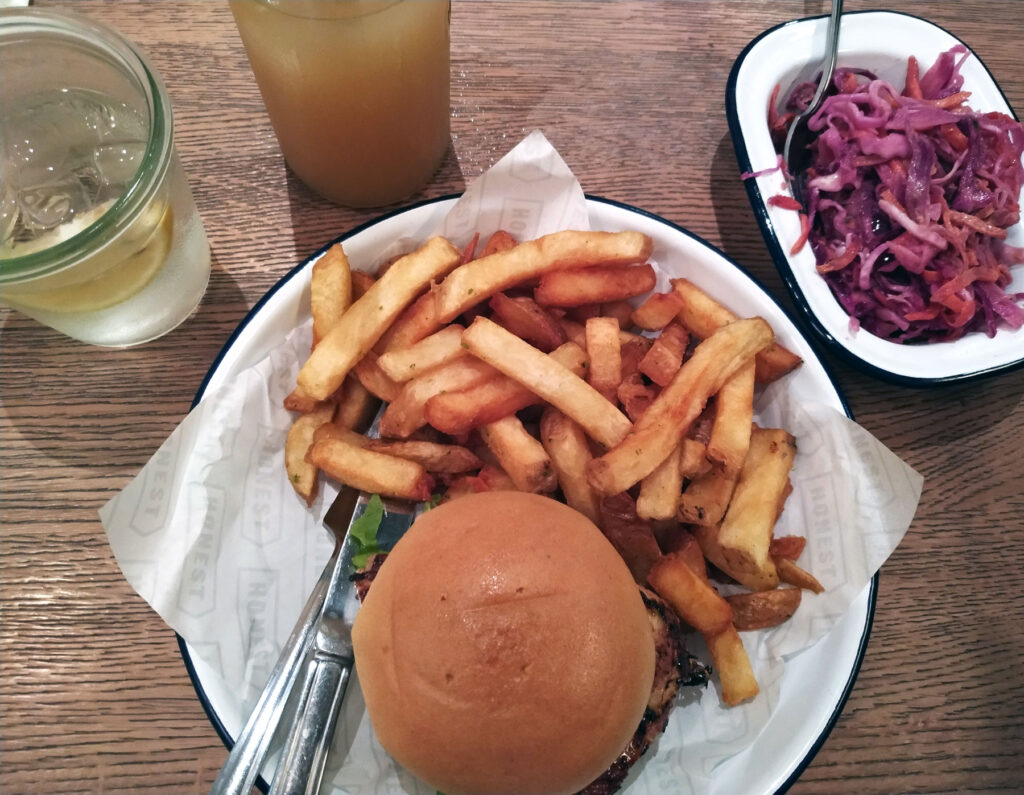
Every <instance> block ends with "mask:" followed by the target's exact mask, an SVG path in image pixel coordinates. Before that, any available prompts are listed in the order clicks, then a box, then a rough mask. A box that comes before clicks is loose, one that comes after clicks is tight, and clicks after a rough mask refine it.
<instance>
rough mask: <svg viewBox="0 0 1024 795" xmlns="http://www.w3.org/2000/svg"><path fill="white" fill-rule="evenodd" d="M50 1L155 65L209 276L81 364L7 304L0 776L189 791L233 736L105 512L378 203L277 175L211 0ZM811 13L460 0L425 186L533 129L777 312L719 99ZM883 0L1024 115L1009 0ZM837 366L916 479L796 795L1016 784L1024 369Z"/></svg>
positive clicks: (1021, 711)
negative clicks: (438, 145)
mask: <svg viewBox="0 0 1024 795" xmlns="http://www.w3.org/2000/svg"><path fill="white" fill-rule="evenodd" d="M39 5H41V6H64V7H70V6H74V7H75V9H76V10H78V11H81V12H84V13H86V14H89V15H91V16H93V17H95V18H96V19H98V20H101V21H104V22H106V23H108V24H111V25H113V26H114V27H116V28H117V29H119V30H120V31H121V32H122V33H124V34H125V35H126V36H128V37H129V38H131V39H133V40H135V41H136V42H138V43H139V44H141V45H142V46H143V47H144V48H145V49H146V50H147V51H148V52H149V54H150V56H151V57H152V60H153V61H154V63H155V64H156V66H157V67H158V69H159V70H160V71H161V72H162V74H163V77H164V79H165V81H166V83H167V85H168V87H169V90H170V93H171V96H172V98H173V101H174V106H175V110H176V114H177V118H176V127H177V142H178V150H179V152H180V155H181V158H182V160H183V162H184V165H185V169H186V170H187V172H188V174H189V176H190V179H191V184H192V189H193V192H194V194H195V198H196V201H197V202H198V205H199V209H200V212H201V214H202V217H203V220H204V222H205V225H206V230H207V233H208V235H209V238H210V242H211V244H212V248H213V268H214V269H213V275H212V278H211V281H210V286H209V291H208V292H207V294H206V298H205V299H204V301H203V303H202V305H201V306H200V308H199V310H198V313H197V314H196V316H195V317H194V318H192V319H191V320H190V321H189V322H188V323H187V324H185V325H184V326H183V327H181V328H179V329H178V330H177V331H175V332H173V333H172V334H170V335H168V336H166V337H165V338H163V339H161V340H158V341H156V342H153V343H150V344H148V345H144V346H142V347H139V348H136V349H131V350H123V351H112V350H101V349H95V348H90V347H87V346H84V345H81V344H78V343H75V342H72V341H70V340H67V339H65V338H63V337H61V336H59V335H58V334H56V333H54V332H52V331H50V330H48V329H46V328H43V327H41V326H39V325H37V324H36V323H35V322H33V321H30V320H27V319H25V318H23V317H21V316H19V315H17V314H15V313H13V312H10V311H8V310H4V311H3V313H2V315H0V329H2V330H0V361H2V365H0V383H2V392H0V396H2V410H0V423H2V425H0V427H2V433H3V437H2V449H0V454H2V467H3V468H2V476H3V494H2V511H3V513H2V521H3V547H2V556H3V557H2V574H0V576H2V585H3V588H2V593H0V597H2V610H3V624H2V630H0V665H2V669H0V676H2V680H0V710H2V713H0V714H2V721H3V727H2V741H0V742H2V752H3V760H2V771H0V789H2V790H3V792H5V793H11V795H15V793H40V794H43V793H46V794H52V793H144V792H145V793H149V792H153V793H157V792H159V793H172V792H173V793H203V792H206V791H207V790H208V789H209V786H210V784H211V782H212V781H213V778H214V776H215V775H216V773H217V771H218V769H219V768H220V766H221V764H222V763H223V762H224V759H225V755H226V752H225V749H224V746H223V745H222V744H221V742H220V740H219V739H218V737H217V735H216V733H215V732H214V730H213V728H212V727H211V725H210V723H209V722H208V721H207V718H206V716H205V714H204V713H203V710H202V708H201V706H200V704H199V701H198V700H197V698H196V695H195V693H194V691H193V689H192V685H191V683H190V682H189V679H188V676H187V675H186V672H185V667H184V666H183V664H182V660H181V658H180V656H179V653H178V646H177V643H176V641H175V637H174V635H173V633H172V632H170V631H169V630H168V629H167V627H166V626H165V625H164V624H163V623H162V621H161V620H160V619H159V618H158V617H157V616H156V615H155V614H154V613H153V611H152V610H151V609H150V608H149V607H148V605H146V604H145V603H144V602H143V601H142V600H141V599H140V598H139V597H138V596H137V595H136V594H135V593H134V592H133V591H132V590H131V588H130V587H129V586H128V585H127V583H126V582H125V580H124V578H123V576H122V574H121V572H120V571H119V569H118V567H117V565H116V563H115V562H114V559H113V557H112V555H111V553H110V550H109V548H108V546H107V541H106V538H105V536H104V532H103V528H102V527H101V526H100V523H99V521H98V519H97V513H96V512H97V509H98V508H99V507H100V506H101V505H102V504H103V503H104V502H105V501H106V500H108V499H109V498H110V497H111V496H112V495H114V494H115V493H117V492H118V490H120V489H121V488H123V487H124V486H125V484H126V483H128V481H129V480H130V479H131V478H132V477H133V476H134V475H135V474H136V473H137V472H138V470H139V469H140V467H142V465H143V464H144V463H145V462H146V461H147V459H148V458H149V457H150V455H152V453H153V452H154V451H155V450H156V448H157V447H158V445H159V444H160V443H161V441H162V440H163V439H164V438H165V437H166V436H167V435H168V434H169V433H170V432H171V431H172V430H173V428H174V427H175V426H176V425H177V423H178V422H179V421H180V420H181V419H182V417H183V416H184V415H185V414H186V412H187V411H188V409H189V404H190V401H191V400H192V397H193V395H194V393H195V391H196V389H197V387H198V386H199V384H200V381H201V380H202V378H203V375H204V374H205V372H206V371H207V368H208V367H209V366H210V364H211V362H212V361H213V359H214V357H215V356H216V354H217V352H218V350H219V349H220V347H221V345H223V343H224V342H225V340H226V339H227V337H228V336H229V334H230V333H231V331H232V330H233V329H234V328H235V326H236V324H237V323H238V322H239V321H240V320H241V319H242V318H243V316H244V315H245V313H246V312H247V311H248V310H249V308H250V307H251V306H252V305H253V304H254V303H255V302H256V301H257V300H258V299H259V298H260V296H261V295H263V293H264V292H265V291H266V290H267V289H268V288H269V287H271V285H273V284H274V283H275V282H276V281H277V280H278V279H279V278H280V277H281V276H282V275H283V274H284V273H285V272H287V271H288V270H289V269H290V268H291V267H292V266H293V265H294V264H295V263H296V262H298V261H300V260H301V259H303V258H304V257H305V256H306V255H307V254H309V253H310V252H312V251H313V250H314V249H316V248H317V247H319V246H320V245H321V244H322V243H323V242H325V241H327V240H329V239H330V238H332V237H334V236H336V235H338V234H339V233H342V232H344V231H345V230H347V229H350V228H351V227H353V226H355V225H357V224H360V223H362V222H364V221H366V220H368V219H370V218H372V217H373V216H374V215H376V214H377V212H376V211H374V212H363V211H352V210H347V209H342V208H340V207H336V206H332V205H331V204H329V203H327V202H325V201H323V200H321V199H319V198H318V197H316V196H315V195H312V194H311V193H310V192H309V191H308V190H306V189H305V188H304V187H303V186H302V185H301V184H299V183H298V182H297V181H296V180H295V178H293V177H292V176H291V175H290V174H289V173H288V171H287V169H286V168H285V165H284V162H283V161H282V159H281V155H280V153H279V151H278V148H277V146H276V143H275V139H274V136H273V133H272V131H271V128H270V126H269V124H268V121H267V117H266V114H265V112H264V108H263V104H262V102H261V99H260V95H259V93H258V91H257V89H256V85H255V83H254V82H253V79H252V75H251V72H250V70H249V65H248V63H247V61H246V58H245V55H244V53H243V50H242V47H241V43H240V41H239V39H238V35H237V33H236V30H235V27H234V24H233V22H232V19H231V15H230V13H229V11H228V8H227V5H226V4H225V3H210V2H204V1H203V0H191V1H190V2H174V3H170V2H163V3H156V2H128V1H125V2H118V3H110V2H102V0H76V2H71V1H70V0H62V1H60V2H58V1H57V0H45V2H39ZM890 5H891V4H890ZM847 6H848V8H849V9H850V10H856V9H862V8H871V7H880V8H884V7H885V6H886V4H884V3H872V2H867V0H848V3H847ZM827 7H828V4H827V3H825V2H820V1H819V0H758V1H755V0H747V2H742V3H741V2H727V1H726V0H716V1H715V2H653V1H650V2H637V1H635V0H634V1H633V2H615V3H603V2H572V3H570V2H542V1H541V0H532V1H530V2H513V1H512V0H507V1H506V2H473V1H472V0H455V2H454V4H453V12H452V59H453V65H452V75H453V84H452V142H453V146H452V151H451V153H450V155H449V157H448V159H447V160H446V161H445V163H444V166H443V167H442V169H441V171H440V173H439V174H438V175H437V177H436V178H435V180H434V181H433V183H432V184H431V185H430V186H429V187H428V188H427V189H426V190H425V191H424V192H423V194H422V195H421V196H417V197H414V198H423V197H431V196H439V195H443V194H448V193H452V192H455V191H459V190H461V189H462V188H463V187H464V185H465V184H466V182H468V181H470V180H472V179H473V177H475V176H476V175H478V174H480V173H481V172H482V171H484V170H485V169H487V168H488V167H489V166H490V165H491V164H493V163H494V162H495V161H496V160H497V159H498V158H499V157H500V156H501V155H503V154H504V153H505V152H506V151H507V149H508V148H509V147H510V146H511V145H513V144H514V143H516V142H517V141H518V140H519V139H520V138H522V137H523V136H524V135H525V134H526V133H528V132H529V131H530V130H532V129H534V128H542V129H543V130H544V132H545V133H546V134H547V136H548V137H549V139H550V140H551V141H552V142H553V144H554V145H555V146H556V147H557V148H558V150H559V151H560V152H561V154H562V155H563V157H564V158H565V160H566V161H567V162H568V163H569V164H570V166H571V167H572V168H573V169H574V171H575V172H576V174H577V175H578V177H579V179H580V182H581V183H582V185H583V187H584V190H586V191H587V192H589V193H593V194H598V195H603V196H607V197H611V198H614V199H617V200H620V201H622V202H627V203H630V204H633V205H636V206H639V207H643V208H645V209H647V210H649V211H651V212H654V213H657V214H659V215H661V216H663V217H665V218H667V219H669V220H670V221H673V222H675V223H677V224H681V225H683V226H685V227H687V228H689V229H690V230H692V231H693V232H695V233H697V234H699V235H701V236H703V237H705V238H706V239H708V240H709V241H711V242H712V243H714V244H715V245H717V246H719V247H721V248H722V249H723V250H724V251H725V252H726V253H727V254H729V255H730V256H731V257H733V258H735V259H736V260H737V261H739V262H741V263H743V264H744V265H745V266H747V267H748V268H749V269H750V270H751V271H752V272H753V273H754V274H756V276H757V277H758V278H759V279H761V280H762V281H763V282H764V283H765V284H766V285H767V286H768V288H769V289H770V290H771V291H772V292H773V293H774V294H775V295H776V296H778V297H780V298H781V299H782V300H783V301H786V300H787V299H786V296H785V294H784V290H783V288H782V285H781V282H780V280H779V278H778V277H777V275H776V272H775V269H774V266H773V265H772V262H771V260H770V258H769V256H768V253H767V251H766V249H765V246H764V244H763V242H762V240H761V236H760V233H759V231H758V228H757V225H756V223H755V221H754V217H753V215H752V213H751V211H750V209H749V205H748V203H747V198H746V196H745V194H744V190H743V187H742V184H741V182H740V180H739V179H738V174H737V168H736V161H735V157H734V154H733V148H732V144H731V142H730V139H729V135H728V131H727V126H726V119H725V114H724V105H723V102H724V93H725V83H726V78H727V76H728V73H729V69H730V67H731V65H732V62H733V60H734V58H735V57H736V56H737V55H738V53H739V52H740V50H741V49H742V48H743V46H744V45H745V44H746V43H747V42H748V41H749V40H750V39H751V38H753V37H754V36H756V35H757V34H758V33H760V32H761V31H763V30H765V29H766V28H768V27H770V26H772V25H775V24H776V23H779V22H782V21H784V20H787V19H791V18H795V17H801V16H808V15H813V14H818V13H823V12H825V11H827ZM900 8H901V9H902V10H905V11H908V12H910V13H915V14H918V15H920V16H924V17H927V18H929V19H931V20H933V21H934V22H936V23H938V24H940V25H942V26H943V27H945V28H947V29H948V30H950V31H951V32H953V33H954V34H956V35H957V36H959V37H961V38H962V39H964V40H965V41H966V42H967V43H968V44H969V45H970V46H971V47H972V48H974V50H975V52H977V53H978V54H979V55H980V56H981V57H982V59H983V60H984V61H985V63H986V64H987V65H988V67H989V68H990V69H991V71H992V72H993V73H994V74H995V75H996V76H997V79H998V80H999V81H1000V82H1001V84H1002V87H1003V90H1004V91H1005V93H1006V96H1007V98H1008V100H1009V102H1010V104H1011V105H1012V106H1014V107H1015V108H1016V109H1017V112H1018V113H1021V112H1024V70H1022V69H1021V48H1020V42H1021V38H1022V37H1024V4H1021V3H1020V2H1019V0H962V1H961V2H954V1H953V0H944V1H943V2H938V1H936V2H923V1H921V2H910V1H908V2H904V3H901V4H900ZM786 305H787V306H789V304H788V303H787V304H786ZM826 358H827V359H828V364H829V365H830V366H831V367H833V368H834V370H835V372H836V374H837V378H838V382H839V384H840V386H841V388H842V390H843V392H844V393H845V395H846V397H847V398H848V400H849V403H850V406H851V408H852V410H853V412H854V414H855V416H856V418H857V420H858V421H859V422H860V423H861V424H862V425H863V426H864V427H866V428H867V429H868V430H870V431H871V432H872V433H873V434H875V435H876V436H877V437H878V438H879V439H880V440H881V441H882V442H884V443H885V444H886V445H888V446H889V447H890V448H891V449H892V450H894V451H895V452H896V453H898V454H899V455H900V456H901V457H902V458H903V459H904V460H906V461H907V462H908V463H909V464H911V465H912V466H913V467H915V468H916V469H917V470H918V471H919V472H921V473H922V474H923V475H924V476H925V478H926V481H925V491H924V496H923V499H922V501H921V505H920V508H919V509H918V513H917V517H916V519H915V521H914V523H913V526H912V528H911V531H910V533H909V535H908V536H907V538H906V540H905V541H904V543H903V544H902V546H901V547H900V548H899V549H898V550H897V551H896V553H895V554H894V555H893V556H892V558H891V559H890V561H889V562H888V563H887V564H886V565H885V566H884V568H883V571H882V575H881V585H880V590H879V593H878V608H877V612H876V614H875V619H874V628H873V631H872V634H871V641H870V646H869V647H868V650H867V656H866V659H865V661H864V666H863V668H862V669H861V672H860V676H859V678H858V680H857V684H856V687H855V689H854V690H853V694H852V696H851V697H850V699H849V701H848V703H847V704H846V707H845V709H844V710H843V714H842V717H841V718H840V719H839V721H838V723H837V725H836V726H835V728H834V730H833V731H832V733H831V735H830V736H829V738H828V740H827V742H826V743H825V744H824V747H823V748H822V749H821V750H820V751H819V752H818V754H817V756H816V757H815V758H814V761H813V762H812V764H811V765H810V766H809V767H808V768H807V769H806V771H805V772H804V773H803V775H802V776H801V777H800V779H799V781H798V782H797V783H796V784H795V785H794V786H793V788H792V791H793V792H799V793H826V792H827V793H848V792H865V793H867V792H871V793H893V792H940V791H941V792H947V791H967V790H970V791H974V792H982V791H983V792H1016V791H1020V789H1021V786H1022V782H1024V684H1022V680H1024V665H1022V663H1021V658H1022V657H1024V588H1022V587H1021V582H1022V579H1021V575H1020V571H1021V568H1022V566H1024V519H1022V517H1024V497H1022V492H1024V457H1022V455H1021V446H1022V443H1024V400H1022V394H1024V371H1021V370H1018V371H1017V372H1014V373H1011V374H1008V375H1004V376H1002V377H1000V378H998V379H994V380H987V381H982V382H980V383H972V384H967V385H962V386H951V387H947V388H942V389H929V390H915V389H907V388H900V387H895V386H891V385H888V384H885V383H882V382H880V381H877V380H874V379H872V378H869V377H866V376H864V375H862V374H860V373H858V372H857V371H856V370H854V369H851V368H850V367H848V366H846V365H844V364H843V363H842V362H840V361H838V360H836V359H834V358H833V357H831V356H828V357H826ZM808 697H809V698H813V694H809V695H808Z"/></svg>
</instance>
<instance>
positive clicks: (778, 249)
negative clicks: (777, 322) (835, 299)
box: [725, 8, 1024, 388]
mask: <svg viewBox="0 0 1024 795" xmlns="http://www.w3.org/2000/svg"><path fill="white" fill-rule="evenodd" d="M878 13H884V14H898V15H900V16H903V17H910V18H911V19H916V20H918V21H920V22H924V23H925V24H928V25H931V26H932V27H934V28H937V29H938V30H941V31H942V32H943V33H946V34H947V35H949V36H951V37H952V38H954V39H955V40H956V41H958V42H960V43H961V44H963V45H964V46H965V47H967V49H968V50H970V52H971V55H972V56H973V57H974V59H975V60H977V62H978V63H979V64H980V65H981V67H982V69H984V70H985V72H986V74H988V76H989V78H990V79H991V80H992V85H993V86H995V88H996V91H998V92H999V95H1000V96H1001V97H1002V98H1003V101H1004V102H1006V106H1007V107H1008V108H1010V115H1011V116H1013V118H1014V119H1017V115H1016V114H1015V113H1014V112H1013V107H1012V106H1011V105H1010V101H1009V100H1008V99H1007V98H1006V94H1004V93H1003V89H1002V88H1001V87H1000V86H999V83H998V82H996V79H995V77H994V76H993V74H992V72H991V71H990V70H989V68H988V67H987V66H986V65H985V62H984V61H982V60H981V58H980V57H979V56H978V54H977V53H976V52H975V51H974V49H973V48H972V47H970V46H969V45H968V44H967V43H966V42H964V41H963V40H961V39H960V38H959V37H958V36H956V35H954V34H953V33H950V31H948V30H946V29H945V28H944V27H942V26H941V25H936V24H935V23H934V22H932V21H930V20H927V19H925V18H924V17H919V16H917V15H916V14H908V13H906V12H905V11H892V10H889V9H884V8H873V9H864V10H862V11H849V12H846V13H844V15H843V16H853V15H855V14H878ZM827 16H828V15H827V14H820V15H817V16H813V17H803V18H801V19H791V20H789V21H788V22H782V23H780V24H778V25H775V26H774V27H771V28H768V30H766V31H764V32H762V33H760V34H758V35H757V36H756V37H755V38H754V39H752V40H751V41H750V43H749V44H747V46H746V47H744V48H743V50H742V51H741V52H740V54H739V55H738V56H737V57H736V60H735V61H734V62H733V65H732V69H731V70H730V72H729V79H728V81H727V82H726V85H725V116H726V119H727V120H728V122H729V137H730V138H732V144H733V150H734V152H735V153H736V161H737V164H738V165H739V170H740V173H741V174H746V173H749V172H750V171H751V170H752V167H751V163H750V155H749V152H748V151H747V144H746V139H745V138H744V136H743V128H742V127H741V126H740V120H739V113H738V111H737V106H736V82H737V80H738V79H739V72H740V69H741V68H742V66H743V62H744V61H745V60H746V58H747V55H749V54H750V51H751V50H752V49H753V48H754V47H755V46H756V45H757V44H758V43H759V42H760V41H761V39H763V38H765V37H766V36H770V35H771V34H772V33H774V32H775V31H777V30H781V29H782V28H786V27H789V26H790V25H798V24H801V23H804V22H810V21H812V20H816V19H824V18H825V17H827ZM1017 120H1018V121H1019V119H1017ZM743 182H744V187H745V188H746V191H747V198H748V199H749V201H750V207H751V209H752V210H753V211H754V216H755V217H756V218H757V225H758V226H759V227H760V229H761V237H763V238H764V242H765V245H766V246H767V247H768V253H769V254H771V257H772V260H773V261H774V263H775V269H776V270H777V271H778V272H779V276H781V277H782V281H783V283H784V284H785V285H786V289H787V290H788V291H789V295H790V297H791V298H792V299H793V302H794V303H795V304H796V306H797V308H798V309H799V310H800V311H799V313H798V317H797V321H798V324H799V325H800V326H801V327H802V328H804V329H809V330H810V332H811V333H810V335H809V337H810V338H811V340H812V342H813V341H814V340H817V341H819V342H821V343H824V346H825V348H826V349H827V350H830V351H831V352H833V353H835V354H837V355H839V356H840V357H841V358H842V359H843V360H845V361H846V362H847V363H848V364H851V365H853V366H854V367H855V368H856V369H858V370H860V371H861V372H863V373H866V374H867V375H870V376H873V377H875V378H878V379H880V380H883V381H888V382H890V383H895V384H899V385H900V386H909V387H918V388H921V387H929V386H938V385H942V384H952V383H958V384H960V383H965V382H969V381H976V380H980V379H983V378H991V377H993V376H996V375H1001V374H1003V373H1008V372H1011V371H1012V370H1016V369H1019V368H1021V367H1024V356H1022V357H1021V358H1020V359H1017V360H1015V361H1012V362H1007V363H1005V364H1000V365H996V366H995V367H990V368H987V369H984V370H973V371H971V372H967V373H958V374H955V375H949V376H942V377H939V378H918V377H915V376H908V375H900V374H899V373H894V372H892V371H891V370H886V369H885V368H882V367H878V366H876V365H873V364H871V363H870V362H868V361H865V360H864V359H862V358H861V357H860V356H858V355H857V354H856V353H854V352H853V351H851V350H850V349H849V348H847V347H846V346H845V345H843V344H842V343H841V342H839V341H838V340H837V339H836V338H835V337H833V336H832V334H831V333H830V332H829V330H828V329H827V328H826V327H825V325H824V324H823V323H822V322H821V321H820V320H819V319H818V316H817V315H816V314H815V313H814V310H813V309H812V308H811V305H810V303H809V302H808V301H807V299H806V298H805V297H804V293H803V290H801V289H800V284H799V283H798V282H797V280H796V275H795V274H794V273H793V267H792V266H791V265H790V263H789V259H788V258H787V257H786V253H785V252H784V251H783V249H782V245H781V243H780V242H779V238H778V235H776V234H775V228H774V227H773V225H772V222H771V218H770V217H769V216H768V204H767V202H766V201H765V199H764V197H762V196H761V190H760V188H758V186H757V181H756V180H754V179H745V180H743ZM894 344H895V343H894ZM816 347H819V349H820V346H816ZM915 347H922V346H915Z"/></svg>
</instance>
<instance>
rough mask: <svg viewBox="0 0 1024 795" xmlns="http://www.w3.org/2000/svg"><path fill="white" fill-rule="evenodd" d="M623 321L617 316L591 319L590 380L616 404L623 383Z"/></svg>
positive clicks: (587, 336) (589, 346) (588, 335)
mask: <svg viewBox="0 0 1024 795" xmlns="http://www.w3.org/2000/svg"><path fill="white" fill-rule="evenodd" d="M619 331H620V329H619V324H618V323H617V322H616V321H615V319H614V318H610V317H592V318H590V320H588V321H587V325H586V340H587V356H589V357H590V366H589V367H588V368H587V381H588V382H589V383H590V385H591V386H592V387H594V389H596V390H597V391H598V392H600V393H601V394H602V395H604V396H605V398H607V399H608V400H609V401H611V402H612V403H615V402H616V401H617V400H618V389H619V384H620V383H621V382H622V353H621V343H620V342H619Z"/></svg>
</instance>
